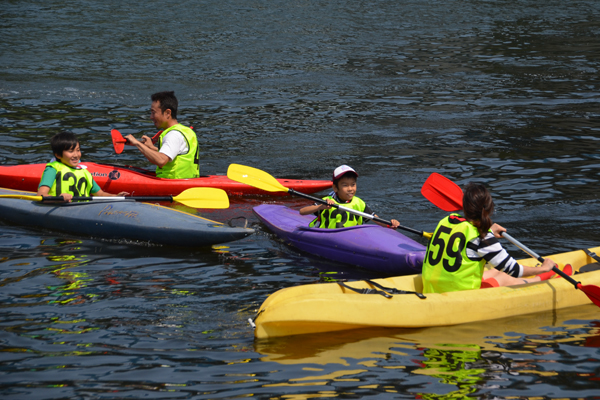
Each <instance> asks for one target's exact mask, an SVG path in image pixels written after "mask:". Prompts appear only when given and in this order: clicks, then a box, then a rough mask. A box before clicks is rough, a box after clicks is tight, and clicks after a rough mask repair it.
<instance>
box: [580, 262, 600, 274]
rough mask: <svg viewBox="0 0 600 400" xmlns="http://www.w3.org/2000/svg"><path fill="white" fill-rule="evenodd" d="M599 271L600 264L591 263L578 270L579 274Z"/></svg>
mask: <svg viewBox="0 0 600 400" xmlns="http://www.w3.org/2000/svg"><path fill="white" fill-rule="evenodd" d="M599 269H600V263H597V262H596V263H591V264H587V265H584V266H583V267H581V268H579V273H580V274H581V273H583V272H592V271H597V270H599Z"/></svg>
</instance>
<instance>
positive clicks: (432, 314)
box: [254, 247, 600, 338]
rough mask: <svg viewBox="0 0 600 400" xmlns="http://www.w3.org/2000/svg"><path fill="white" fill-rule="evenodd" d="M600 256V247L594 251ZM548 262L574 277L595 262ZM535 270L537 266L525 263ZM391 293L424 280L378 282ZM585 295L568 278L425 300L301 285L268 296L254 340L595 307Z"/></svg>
mask: <svg viewBox="0 0 600 400" xmlns="http://www.w3.org/2000/svg"><path fill="white" fill-rule="evenodd" d="M590 250H591V251H593V252H597V253H598V252H600V247H597V248H594V249H590ZM548 258H550V259H552V260H553V261H555V262H557V263H558V264H559V266H560V268H561V269H562V268H563V266H564V264H566V263H569V264H571V265H572V266H573V268H574V271H578V270H579V268H581V267H582V266H584V265H586V264H590V263H594V262H595V261H594V260H593V259H592V258H591V257H589V256H588V255H587V254H586V253H585V252H584V251H583V250H578V251H573V252H569V253H561V254H556V255H552V256H548ZM519 263H521V264H522V265H528V266H535V265H536V264H538V262H537V260H535V259H533V258H530V259H525V260H520V261H519ZM574 279H575V280H576V281H579V282H581V284H582V285H600V270H596V271H592V272H585V273H581V274H577V275H575V276H574ZM374 282H376V283H378V284H380V285H383V286H385V287H388V288H396V289H401V290H406V291H415V292H421V291H422V289H423V287H422V283H421V276H420V275H408V276H400V277H393V278H384V279H376V280H374ZM346 285H348V286H352V287H354V288H369V289H373V288H374V286H371V285H370V284H368V283H367V282H365V281H356V282H347V283H346ZM591 303H592V302H591V300H590V299H589V298H588V297H587V295H586V294H585V293H583V292H582V291H581V290H577V289H575V287H574V286H573V285H572V284H571V283H569V282H568V281H567V280H566V279H563V278H554V279H550V280H547V281H542V282H535V283H529V284H524V285H519V286H509V287H496V288H489V289H478V290H465V291H460V292H449V293H428V294H427V295H426V298H425V299H421V298H419V297H417V296H416V295H415V294H395V295H393V297H391V298H385V297H383V296H381V295H379V294H359V293H356V292H354V291H352V290H349V289H347V288H345V287H343V286H341V285H340V284H338V283H324V284H312V285H300V286H296V287H290V288H287V289H282V290H279V291H277V292H275V293H274V294H272V295H271V296H269V297H268V298H267V299H266V300H265V301H264V303H263V304H262V305H261V307H260V309H259V310H258V313H257V316H256V318H255V324H256V328H255V331H254V334H255V336H256V337H257V338H271V337H278V336H290V335H298V334H308V333H322V332H331V331H340V330H348V329H358V328H374V327H386V328H427V327H436V326H450V325H458V324H465V323H471V322H481V321H487V320H492V319H498V318H506V317H514V316H517V315H524V314H530V313H536V312H547V311H555V310H558V309H563V308H568V307H574V306H580V305H585V304H591Z"/></svg>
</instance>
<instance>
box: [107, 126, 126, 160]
mask: <svg viewBox="0 0 600 400" xmlns="http://www.w3.org/2000/svg"><path fill="white" fill-rule="evenodd" d="M110 136H112V142H113V147H114V148H115V153H117V154H121V153H122V152H123V149H124V148H125V143H127V140H125V138H124V137H123V135H121V132H119V131H118V130H116V129H113V130H111V131H110Z"/></svg>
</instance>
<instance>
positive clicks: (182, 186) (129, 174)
mask: <svg viewBox="0 0 600 400" xmlns="http://www.w3.org/2000/svg"><path fill="white" fill-rule="evenodd" d="M81 165H82V166H85V167H86V168H87V169H88V171H90V172H91V173H92V176H93V177H94V180H95V181H96V183H98V185H100V188H101V189H102V190H104V191H106V192H109V193H119V192H121V191H126V192H129V193H131V195H132V196H169V195H177V194H179V193H181V192H183V191H184V190H186V189H189V188H193V187H212V188H220V189H223V190H225V191H226V192H227V194H228V195H229V196H248V195H268V196H285V195H286V193H282V192H279V193H276V192H275V193H274V192H266V191H264V190H261V189H258V188H255V187H253V186H249V185H246V184H243V183H239V182H236V181H232V180H231V179H229V178H227V176H225V175H209V176H201V177H199V178H192V179H164V178H157V177H156V174H155V173H154V172H152V171H149V170H146V169H143V168H137V167H132V166H128V165H124V166H123V165H120V166H119V165H110V164H96V163H93V162H82V163H81ZM44 168H46V164H22V165H8V166H7V165H2V166H0V187H5V188H9V189H15V190H28V191H32V192H36V191H37V187H38V185H39V183H40V179H41V177H42V173H43V172H44ZM278 181H279V182H280V183H281V184H282V185H284V186H286V187H288V188H292V189H294V190H297V191H299V192H304V193H317V192H320V191H322V190H326V189H331V181H321V180H297V179H278Z"/></svg>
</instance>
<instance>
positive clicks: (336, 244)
mask: <svg viewBox="0 0 600 400" xmlns="http://www.w3.org/2000/svg"><path fill="white" fill-rule="evenodd" d="M253 211H254V213H255V214H256V216H257V217H258V218H259V219H260V220H261V221H262V222H263V223H264V224H265V225H266V226H267V227H268V228H269V229H270V230H271V231H272V232H273V233H275V234H276V235H277V236H278V237H280V238H281V239H282V240H283V241H284V242H285V243H287V244H289V245H292V246H294V247H296V248H298V249H300V250H302V251H304V252H307V253H310V254H313V255H316V256H319V257H323V258H326V259H328V260H333V261H336V262H340V263H344V264H349V265H354V266H358V267H361V268H364V269H368V270H370V271H373V272H380V273H386V274H392V275H406V274H414V273H416V272H421V268H422V266H423V257H424V256H425V246H423V245H422V244H420V243H418V242H416V241H414V240H412V239H409V238H407V237H406V236H404V235H402V234H401V233H400V232H398V231H397V230H393V229H389V228H384V227H382V226H379V225H376V224H368V225H359V226H354V227H350V228H341V229H321V228H309V227H308V225H309V223H310V222H311V221H312V220H313V219H314V217H313V216H310V215H300V214H299V213H298V211H296V210H293V209H291V208H288V207H285V206H281V205H274V204H262V205H260V206H257V207H254V209H253Z"/></svg>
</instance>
